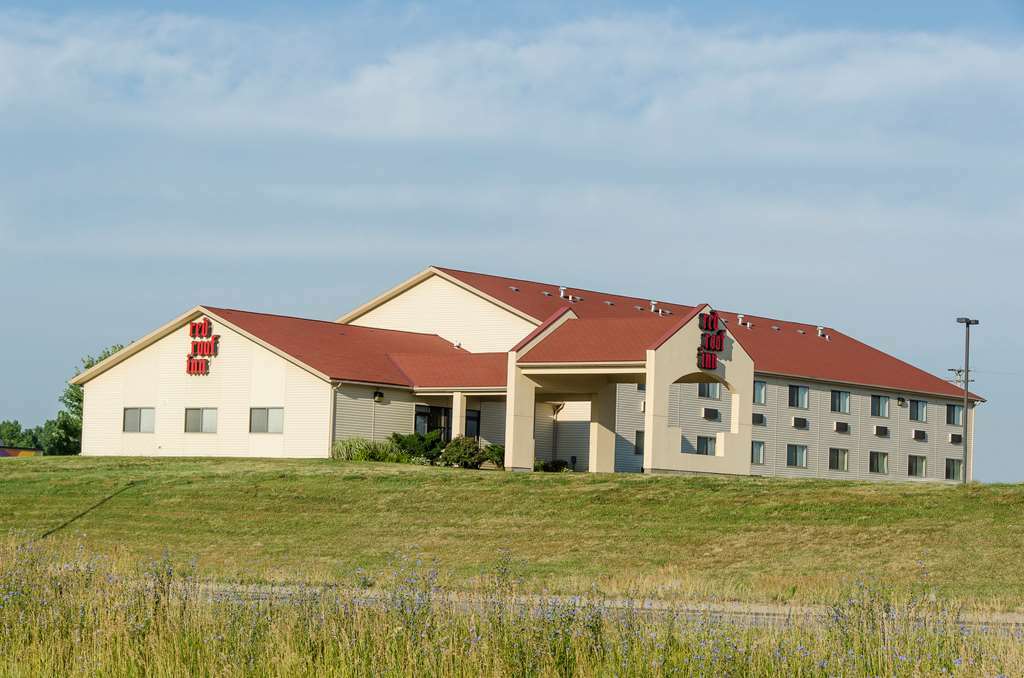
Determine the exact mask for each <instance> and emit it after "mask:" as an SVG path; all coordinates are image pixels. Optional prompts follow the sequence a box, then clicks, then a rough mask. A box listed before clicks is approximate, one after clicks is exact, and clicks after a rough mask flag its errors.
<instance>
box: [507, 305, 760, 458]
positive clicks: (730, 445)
mask: <svg viewBox="0 0 1024 678" xmlns="http://www.w3.org/2000/svg"><path fill="white" fill-rule="evenodd" d="M712 325H713V329H710V330H709V329H708V328H709V327H711V326H712ZM709 336H710V337H711V338H710V339H709V338H708V337H709ZM709 354H711V355H713V356H714V357H713V358H709V357H703V358H702V357H701V356H707V355H709ZM753 377H754V365H753V361H752V360H751V358H750V356H749V355H748V354H747V353H746V351H745V350H744V349H743V347H742V346H741V345H740V343H739V342H738V341H736V339H735V338H734V337H733V336H732V334H731V333H730V332H729V330H728V329H726V328H725V327H724V325H721V326H720V325H719V320H718V317H717V314H714V312H713V311H711V309H710V308H709V307H707V306H706V305H704V306H700V307H697V308H696V309H694V310H693V311H692V312H691V313H689V314H688V315H686V316H683V317H680V318H671V317H661V316H657V317H651V316H646V317H644V318H637V319H628V320H620V319H615V320H608V319H599V320H590V319H586V320H581V319H579V318H577V317H576V315H575V314H574V313H573V312H572V310H571V309H569V308H565V309H562V311H560V312H559V313H557V314H555V315H553V316H552V317H551V318H549V319H548V320H547V321H546V322H545V323H544V324H542V325H541V326H540V327H538V328H537V330H536V331H535V332H533V333H532V334H531V335H530V336H528V337H527V338H526V339H524V340H523V341H522V342H520V344H519V345H517V346H516V347H515V348H514V349H513V350H512V351H510V352H509V356H508V381H507V409H506V416H507V419H506V438H505V466H506V468H509V469H512V470H520V471H526V470H532V469H533V462H534V440H533V412H534V406H535V403H536V402H538V401H557V400H562V401H565V400H589V401H590V403H591V408H590V412H591V415H590V463H589V470H590V471H591V472H601V473H605V472H608V473H610V472H612V471H614V470H615V394H616V385H617V384H620V383H642V384H645V385H646V388H645V401H644V428H645V434H644V435H645V445H644V459H643V469H644V472H646V473H655V472H683V473H686V472H690V473H721V474H748V473H749V472H750V440H751V429H750V425H751V412H752V408H751V402H752V397H753ZM695 382H717V383H720V384H722V385H723V386H725V387H726V388H727V389H728V391H729V393H730V394H731V399H732V407H731V420H730V429H729V431H727V432H722V433H718V434H717V437H716V444H715V446H714V453H713V454H707V455H703V454H684V453H683V452H682V451H681V440H682V429H681V428H680V427H673V426H671V425H670V420H669V416H668V410H669V406H668V401H669V389H670V386H671V385H672V384H675V383H695Z"/></svg>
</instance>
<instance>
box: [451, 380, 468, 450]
mask: <svg viewBox="0 0 1024 678" xmlns="http://www.w3.org/2000/svg"><path fill="white" fill-rule="evenodd" d="M464 435H466V394H465V393H463V392H462V391H456V392H455V393H452V439H455V438H458V437H459V436H464Z"/></svg>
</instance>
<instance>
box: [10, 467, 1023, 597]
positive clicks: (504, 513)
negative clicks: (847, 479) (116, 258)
mask: <svg viewBox="0 0 1024 678" xmlns="http://www.w3.org/2000/svg"><path fill="white" fill-rule="evenodd" d="M131 482H134V483H135V484H134V485H132V486H130V487H128V489H127V490H124V491H123V492H120V493H119V494H117V495H116V496H114V497H113V498H111V499H109V501H107V502H105V503H103V504H102V505H100V506H99V507H97V508H95V509H94V510H92V511H90V512H88V513H87V514H86V515H84V516H82V517H81V518H79V519H77V520H75V521H74V522H72V523H71V524H70V525H68V526H66V527H64V528H62V529H60V530H58V531H56V532H55V533H53V534H52V535H51V536H48V537H46V539H47V540H54V541H72V542H75V541H81V542H84V543H85V544H86V545H87V546H88V547H90V548H93V549H98V550H101V551H115V550H120V551H124V552H126V554H127V555H130V556H133V557H137V556H141V557H145V558H149V557H155V556H159V555H160V554H161V553H163V552H164V551H165V550H167V551H168V552H169V553H170V554H171V556H172V557H173V558H176V559H181V560H188V559H191V558H193V557H194V558H195V559H196V560H197V562H198V567H199V569H200V571H201V572H202V573H203V574H204V575H206V576H209V577H215V578H222V579H240V580H257V579H267V580H287V581H299V580H316V581H322V580H340V581H344V582H351V581H354V580H355V577H356V574H355V573H356V571H357V569H358V568H364V569H365V570H367V571H369V572H375V571H380V570H382V569H383V568H385V567H386V565H387V563H388V562H389V560H391V559H393V558H394V556H395V554H396V553H401V554H406V555H419V556H422V557H423V558H425V559H428V560H429V559H434V560H436V561H437V564H438V567H439V569H440V570H441V571H442V572H444V573H445V575H444V576H445V577H447V578H448V579H449V580H450V581H449V582H448V583H452V582H455V583H459V582H462V583H465V584H466V585H470V584H471V579H472V577H474V576H475V575H477V574H479V573H481V572H482V571H485V570H488V569H489V568H492V567H493V566H494V564H495V563H496V562H497V561H498V560H499V558H500V553H501V551H502V550H503V549H507V550H508V551H509V552H510V553H511V556H512V558H513V559H514V560H515V561H516V562H517V563H518V564H517V565H516V567H517V568H519V571H520V572H521V574H522V575H523V577H524V580H525V585H526V587H527V588H530V589H534V590H540V589H542V588H547V589H549V590H552V591H558V592H583V591H586V590H588V589H589V588H590V587H591V586H592V585H594V584H596V585H597V586H598V587H600V588H601V589H602V590H603V591H605V592H608V593H612V594H619V593H637V594H642V595H652V594H653V595H660V596H663V597H676V598H692V597H696V596H715V597H721V598H730V599H741V600H758V601H782V600H786V601H800V602H818V601H830V600H832V599H833V598H834V597H835V596H837V595H840V593H841V592H842V591H843V590H844V589H845V588H847V587H848V586H849V585H850V584H851V583H853V582H856V581H858V580H872V581H877V582H881V583H884V584H887V585H891V586H894V587H896V588H903V587H911V586H918V585H921V584H925V585H928V586H932V587H935V589H937V590H938V591H939V592H940V593H941V594H943V595H947V596H952V597H956V598H961V599H964V600H967V601H970V603H971V604H972V605H977V606H982V607H985V606H991V607H998V608H1019V607H1021V606H1024V486H1021V485H978V486H971V487H950V486H938V485H924V484H904V483H900V484H866V483H838V482H828V481H787V480H768V479H754V478H737V479H724V478H685V477H668V476H658V477H643V476H638V475H590V474H582V473H581V474H513V473H504V472H495V471H464V470H458V469H440V468H427V467H417V466H398V465H385V464H363V463H353V462H336V461H329V460H324V461H278V460H232V459H217V460H214V459H202V460H198V459H132V458H122V459H97V458H50V457H40V458H28V459H3V460H0V534H4V533H7V532H11V533H12V534H13V535H14V538H15V539H18V540H28V539H31V538H36V537H38V536H39V535H42V534H44V533H46V532H48V531H50V530H53V529H54V528H56V527H58V526H60V525H62V524H63V523H64V522H65V521H67V520H69V519H71V518H73V517H74V516H76V515H77V514H79V513H81V512H82V511H84V510H86V509H88V508H89V507H91V506H93V505H95V504H97V503H98V502H100V501H101V500H103V499H104V498H106V497H108V496H110V495H111V494H113V493H115V492H117V491H118V490H121V489H122V488H124V487H126V486H128V485H129V483H131Z"/></svg>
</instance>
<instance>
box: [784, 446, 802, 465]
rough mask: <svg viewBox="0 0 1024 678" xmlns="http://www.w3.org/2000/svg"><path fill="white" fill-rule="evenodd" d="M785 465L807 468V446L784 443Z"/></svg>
mask: <svg viewBox="0 0 1024 678" xmlns="http://www.w3.org/2000/svg"><path fill="white" fill-rule="evenodd" d="M786 466H794V467H796V468H807V446H806V445H786Z"/></svg>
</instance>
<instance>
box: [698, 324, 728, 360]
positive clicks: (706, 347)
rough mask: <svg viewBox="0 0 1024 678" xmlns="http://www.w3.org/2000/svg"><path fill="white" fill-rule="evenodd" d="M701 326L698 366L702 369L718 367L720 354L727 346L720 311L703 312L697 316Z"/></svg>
mask: <svg viewBox="0 0 1024 678" xmlns="http://www.w3.org/2000/svg"><path fill="white" fill-rule="evenodd" d="M697 325H698V327H700V332H701V334H700V346H698V347H697V367H699V368H700V369H702V370H714V369H717V368H718V354H719V353H721V352H722V350H723V349H724V348H725V330H724V329H721V326H722V320H721V319H720V318H719V317H718V311H711V312H710V313H701V314H700V315H699V316H697Z"/></svg>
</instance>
